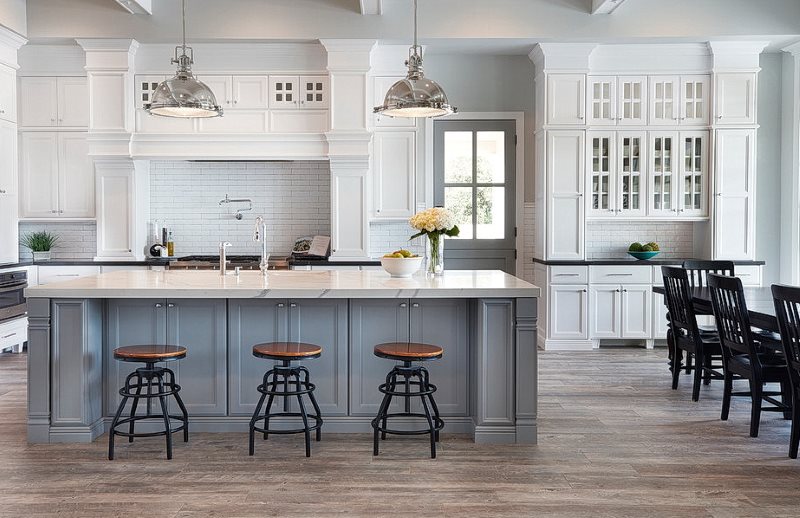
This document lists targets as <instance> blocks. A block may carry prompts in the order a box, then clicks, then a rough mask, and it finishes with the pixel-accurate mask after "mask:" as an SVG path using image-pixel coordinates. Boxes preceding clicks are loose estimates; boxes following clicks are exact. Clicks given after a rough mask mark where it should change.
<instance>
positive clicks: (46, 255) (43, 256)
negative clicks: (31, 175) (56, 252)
mask: <svg viewBox="0 0 800 518" xmlns="http://www.w3.org/2000/svg"><path fill="white" fill-rule="evenodd" d="M49 260H50V250H48V251H47V252H33V262H35V263H39V262H42V261H49Z"/></svg>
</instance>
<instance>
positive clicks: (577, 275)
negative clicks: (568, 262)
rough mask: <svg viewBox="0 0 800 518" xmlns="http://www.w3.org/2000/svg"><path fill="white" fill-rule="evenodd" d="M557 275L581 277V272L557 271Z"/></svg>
mask: <svg viewBox="0 0 800 518" xmlns="http://www.w3.org/2000/svg"><path fill="white" fill-rule="evenodd" d="M555 276H556V277H580V276H581V274H579V273H557V274H555Z"/></svg>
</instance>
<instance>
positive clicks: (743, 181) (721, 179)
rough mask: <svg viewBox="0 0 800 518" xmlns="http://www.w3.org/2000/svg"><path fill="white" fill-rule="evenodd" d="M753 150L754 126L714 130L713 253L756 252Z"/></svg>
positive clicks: (740, 255) (734, 255) (742, 254)
mask: <svg viewBox="0 0 800 518" xmlns="http://www.w3.org/2000/svg"><path fill="white" fill-rule="evenodd" d="M755 152H756V131H755V130H754V129H720V130H717V132H716V178H715V182H714V183H715V186H714V194H715V196H714V202H715V203H714V233H713V235H714V255H715V256H716V257H720V258H722V257H724V258H726V259H748V258H751V257H753V255H754V253H755V251H754V249H753V248H754V246H755V228H754V226H755V218H754V214H753V211H754V209H755V207H754V204H755V164H756V162H755ZM776 246H777V244H776Z"/></svg>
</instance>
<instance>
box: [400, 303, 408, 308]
mask: <svg viewBox="0 0 800 518" xmlns="http://www.w3.org/2000/svg"><path fill="white" fill-rule="evenodd" d="M400 307H401V308H407V307H408V304H406V303H405V302H401V303H400Z"/></svg>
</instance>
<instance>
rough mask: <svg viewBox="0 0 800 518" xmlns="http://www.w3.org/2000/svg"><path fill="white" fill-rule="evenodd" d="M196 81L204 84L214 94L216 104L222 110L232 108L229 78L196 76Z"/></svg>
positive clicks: (231, 91)
mask: <svg viewBox="0 0 800 518" xmlns="http://www.w3.org/2000/svg"><path fill="white" fill-rule="evenodd" d="M197 79H199V80H200V81H202V82H204V83H205V84H206V86H208V87H209V88H210V89H211V91H212V92H214V97H215V98H216V99H217V104H218V105H220V106H222V109H223V110H228V109H230V108H232V107H233V88H232V86H231V76H215V75H208V76H206V75H202V76H197Z"/></svg>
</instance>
